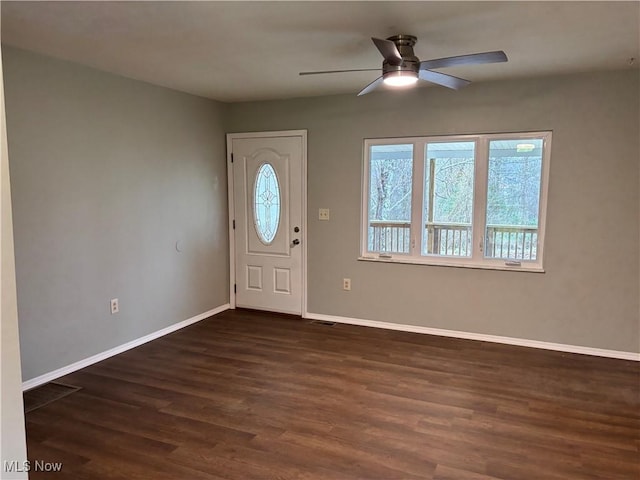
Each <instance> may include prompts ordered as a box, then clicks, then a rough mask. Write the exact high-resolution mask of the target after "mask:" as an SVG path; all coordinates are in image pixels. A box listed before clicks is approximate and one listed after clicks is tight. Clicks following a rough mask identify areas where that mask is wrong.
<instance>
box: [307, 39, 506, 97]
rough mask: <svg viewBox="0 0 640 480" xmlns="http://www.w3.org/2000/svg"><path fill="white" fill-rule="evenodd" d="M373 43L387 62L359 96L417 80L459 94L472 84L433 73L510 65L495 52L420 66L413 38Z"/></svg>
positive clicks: (409, 83)
mask: <svg viewBox="0 0 640 480" xmlns="http://www.w3.org/2000/svg"><path fill="white" fill-rule="evenodd" d="M371 40H373V43H374V44H375V46H376V48H377V49H378V50H379V51H380V53H381V54H382V56H383V57H384V61H383V62H382V75H381V76H379V77H378V78H376V79H375V80H374V81H373V82H371V83H370V84H369V85H367V86H366V87H364V88H363V89H362V90H361V91H360V93H358V96H360V95H365V94H367V93H369V92H372V91H373V90H375V89H376V88H378V87H379V86H380V85H381V84H383V83H384V84H386V85H389V86H393V87H403V86H409V85H413V84H415V83H416V82H417V81H418V79H421V80H426V81H427V82H431V83H436V84H438V85H442V86H444V87H448V88H453V89H454V90H457V89H459V88H462V87H465V86H467V85H469V84H470V83H471V82H470V81H469V80H465V79H464V78H458V77H454V76H453V75H447V74H446V73H440V72H434V71H433V69H434V68H445V67H456V66H459V65H474V64H480V63H498V62H506V61H508V59H507V55H506V54H505V53H504V52H503V51H502V50H497V51H495V52H483V53H472V54H470V55H459V56H456V57H445V58H437V59H434V60H425V61H423V62H421V61H420V59H419V58H418V57H416V56H415V54H414V53H413V46H414V45H415V44H416V41H417V40H418V39H417V38H416V37H414V36H413V35H394V36H393V37H389V38H387V39H386V40H383V39H381V38H374V37H372V38H371ZM379 70H380V69H379V68H361V69H355V70H326V71H322V72H300V75H319V74H325V73H345V72H373V71H379Z"/></svg>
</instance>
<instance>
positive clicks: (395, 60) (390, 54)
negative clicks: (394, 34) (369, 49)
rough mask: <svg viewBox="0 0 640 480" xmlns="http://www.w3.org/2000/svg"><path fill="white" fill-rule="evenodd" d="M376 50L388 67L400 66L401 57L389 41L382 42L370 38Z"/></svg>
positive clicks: (378, 39)
mask: <svg viewBox="0 0 640 480" xmlns="http://www.w3.org/2000/svg"><path fill="white" fill-rule="evenodd" d="M371 40H373V43H374V44H375V46H376V48H377V49H378V50H380V53H381V54H382V56H383V57H384V59H385V60H386V61H387V63H388V64H389V65H402V55H400V52H399V51H398V47H396V44H395V43H393V42H392V41H391V40H383V39H382V38H374V37H371Z"/></svg>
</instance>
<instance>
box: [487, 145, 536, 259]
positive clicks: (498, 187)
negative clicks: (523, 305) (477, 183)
mask: <svg viewBox="0 0 640 480" xmlns="http://www.w3.org/2000/svg"><path fill="white" fill-rule="evenodd" d="M488 173H489V178H488V185H487V228H486V233H485V252H484V255H485V257H488V258H504V259H509V260H536V258H537V244H538V212H539V209H540V180H541V175H542V139H540V138H537V139H530V138H527V139H521V140H493V141H491V142H489V165H488Z"/></svg>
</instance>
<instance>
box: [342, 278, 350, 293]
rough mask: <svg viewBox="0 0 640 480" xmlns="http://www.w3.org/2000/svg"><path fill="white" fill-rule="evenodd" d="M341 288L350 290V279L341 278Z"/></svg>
mask: <svg viewBox="0 0 640 480" xmlns="http://www.w3.org/2000/svg"><path fill="white" fill-rule="evenodd" d="M342 289H343V290H351V279H350V278H343V279H342Z"/></svg>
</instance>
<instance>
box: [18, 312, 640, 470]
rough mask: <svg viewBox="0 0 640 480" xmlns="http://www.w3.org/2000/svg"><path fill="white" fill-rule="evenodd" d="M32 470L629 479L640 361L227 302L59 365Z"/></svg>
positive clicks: (638, 456) (41, 417)
mask: <svg viewBox="0 0 640 480" xmlns="http://www.w3.org/2000/svg"><path fill="white" fill-rule="evenodd" d="M60 381H62V382H64V383H67V384H71V385H78V386H80V387H82V390H80V391H79V392H76V393H73V394H72V395H70V396H68V397H65V398H63V399H61V400H58V401H56V402H54V403H51V404H49V405H47V406H45V407H42V408H40V409H38V410H35V411H33V412H30V413H28V414H27V415H26V421H27V443H28V452H29V459H30V460H31V461H32V462H35V461H36V460H40V461H48V462H63V468H62V471H61V472H60V473H39V472H32V473H31V477H30V478H32V479H38V478H59V479H63V478H65V479H66V478H68V479H80V480H82V479H127V480H132V479H154V480H155V479H242V480H245V479H253V478H257V479H345V480H346V479H431V480H471V479H473V480H495V479H502V480H542V479H550V480H569V479H585V480H587V479H588V480H596V479H606V480H616V479H624V480H637V479H640V365H638V363H636V362H629V361H622V360H613V359H605V358H597V357H589V356H582V355H574V354H566V353H560V352H550V351H543V350H535V349H528V348H522V347H513V346H507V345H498V344H491V343H484V342H477V341H470V340H459V339H450V338H441V337H434V336H428V335H420V334H412V333H404V332H395V331H388V330H379V329H373V328H365V327H356V326H350V325H340V324H337V325H335V326H333V327H331V326H324V325H317V324H312V323H311V322H309V321H307V320H301V319H300V318H295V317H289V316H283V315H277V314H267V313H258V312H251V311H242V310H238V311H228V312H224V313H222V314H220V315H217V316H216V317H213V318H211V319H208V320H205V321H202V322H200V323H198V324H195V325H193V326H191V327H188V328H186V329H183V330H180V331H178V332H176V333H174V334H171V335H169V336H166V337H163V338H161V339H158V340H155V341H153V342H151V343H148V344H145V345H143V346H141V347H138V348H136V349H134V350H130V351H128V352H125V353H123V354H121V355H118V356H116V357H112V358H110V359H108V360H105V361H103V362H100V363H98V364H95V365H92V366H90V367H88V368H85V369H83V370H81V371H78V372H75V373H73V374H71V375H68V376H66V377H64V378H62V379H60Z"/></svg>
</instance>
